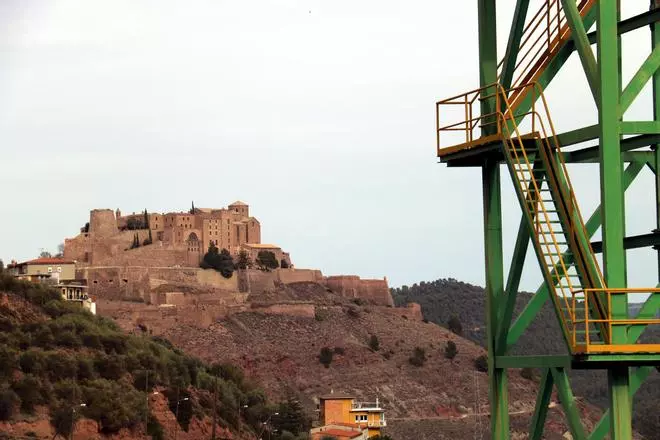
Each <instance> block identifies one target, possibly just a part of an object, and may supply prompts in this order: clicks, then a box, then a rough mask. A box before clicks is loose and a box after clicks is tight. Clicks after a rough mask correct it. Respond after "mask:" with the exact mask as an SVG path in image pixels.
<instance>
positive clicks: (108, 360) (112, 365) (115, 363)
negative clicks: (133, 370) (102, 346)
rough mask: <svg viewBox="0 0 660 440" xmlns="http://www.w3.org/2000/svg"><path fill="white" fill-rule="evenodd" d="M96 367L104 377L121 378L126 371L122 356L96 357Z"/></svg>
mask: <svg viewBox="0 0 660 440" xmlns="http://www.w3.org/2000/svg"><path fill="white" fill-rule="evenodd" d="M94 367H95V368H96V371H98V373H99V375H100V376H101V377H102V378H103V379H109V380H119V379H120V378H121V377H122V376H123V375H124V373H126V369H125V365H124V359H123V358H122V357H121V356H116V355H115V356H100V357H98V358H96V359H94Z"/></svg>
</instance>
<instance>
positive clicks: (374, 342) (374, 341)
mask: <svg viewBox="0 0 660 440" xmlns="http://www.w3.org/2000/svg"><path fill="white" fill-rule="evenodd" d="M369 348H371V349H372V350H373V351H378V350H379V349H380V342H379V341H378V336H376V335H371V338H369Z"/></svg>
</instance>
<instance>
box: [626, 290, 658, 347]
mask: <svg viewBox="0 0 660 440" xmlns="http://www.w3.org/2000/svg"><path fill="white" fill-rule="evenodd" d="M658 309H660V294H657V293H655V294H652V295H651V296H649V297H648V298H647V299H646V301H644V305H643V306H642V308H641V309H640V310H639V314H638V315H637V316H638V317H639V318H646V319H651V318H655V317H657V316H658ZM646 327H647V326H646V325H631V326H630V328H629V329H628V338H630V342H631V343H635V342H637V340H638V339H639V337H640V336H642V333H644V330H646ZM659 358H660V356H659Z"/></svg>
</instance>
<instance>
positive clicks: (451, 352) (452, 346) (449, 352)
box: [445, 341, 458, 360]
mask: <svg viewBox="0 0 660 440" xmlns="http://www.w3.org/2000/svg"><path fill="white" fill-rule="evenodd" d="M457 354H458V348H456V343H455V342H454V341H447V345H446V346H445V357H446V358H447V359H450V360H451V359H454V358H455V357H456V355H457Z"/></svg>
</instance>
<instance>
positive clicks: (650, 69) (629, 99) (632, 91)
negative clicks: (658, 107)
mask: <svg viewBox="0 0 660 440" xmlns="http://www.w3.org/2000/svg"><path fill="white" fill-rule="evenodd" d="M564 1H566V0H564ZM658 67H660V47H656V48H655V49H653V51H652V52H651V54H650V55H649V56H648V58H646V60H645V61H644V63H643V64H642V65H641V66H640V68H639V70H637V72H636V73H635V75H634V76H633V77H632V78H631V79H630V82H628V85H627V86H626V88H625V89H623V93H622V94H621V116H623V115H624V114H625V113H626V110H628V107H630V104H632V103H633V101H634V100H635V98H636V97H637V95H639V92H641V91H642V89H643V88H644V86H645V85H646V83H647V82H648V80H649V79H651V78H652V77H653V75H654V74H655V72H656V71H657V70H658Z"/></svg>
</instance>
